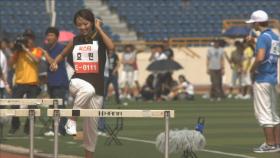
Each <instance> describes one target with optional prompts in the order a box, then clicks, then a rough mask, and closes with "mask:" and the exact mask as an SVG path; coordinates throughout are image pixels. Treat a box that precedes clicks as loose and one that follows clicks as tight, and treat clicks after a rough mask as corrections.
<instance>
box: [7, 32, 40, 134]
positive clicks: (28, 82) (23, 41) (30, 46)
mask: <svg viewBox="0 0 280 158" xmlns="http://www.w3.org/2000/svg"><path fill="white" fill-rule="evenodd" d="M34 41H35V35H34V33H33V32H32V31H30V30H27V31H25V32H24V34H23V36H22V37H21V38H18V39H17V41H16V42H15V48H14V53H13V56H12V58H11V60H10V64H11V65H14V67H15V86H14V87H13V95H12V96H13V98H23V97H24V96H25V97H26V98H36V97H37V96H38V94H39V92H40V89H39V86H38V85H39V78H38V64H39V62H40V59H41V57H42V55H43V50H42V49H41V48H39V47H35V43H34ZM12 108H19V105H14V106H12ZM28 108H34V106H33V107H32V106H29V107H28ZM19 127H20V120H19V118H18V117H12V125H11V129H10V131H9V134H14V133H15V132H16V131H17V130H18V129H19ZM24 133H26V134H29V121H28V119H27V120H26V122H25V125H24Z"/></svg>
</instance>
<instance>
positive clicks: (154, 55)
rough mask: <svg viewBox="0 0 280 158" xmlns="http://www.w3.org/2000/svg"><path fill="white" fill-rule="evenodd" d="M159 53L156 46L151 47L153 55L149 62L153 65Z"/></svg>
mask: <svg viewBox="0 0 280 158" xmlns="http://www.w3.org/2000/svg"><path fill="white" fill-rule="evenodd" d="M158 54H159V52H158V49H157V46H156V45H153V46H151V55H150V57H149V61H150V62H151V63H152V62H154V61H155V60H156V57H157V56H158Z"/></svg>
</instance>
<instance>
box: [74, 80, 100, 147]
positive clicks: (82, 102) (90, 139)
mask: <svg viewBox="0 0 280 158" xmlns="http://www.w3.org/2000/svg"><path fill="white" fill-rule="evenodd" d="M69 92H70V94H71V95H72V96H73V98H74V107H73V109H101V107H102V104H103V97H102V96H99V95H96V94H95V89H94V87H93V86H92V85H91V84H90V83H88V82H87V81H85V80H82V79H79V78H74V79H71V80H70V84H69ZM98 119H99V118H96V117H85V118H84V122H83V134H84V144H83V146H84V148H85V149H86V150H88V151H90V152H94V151H95V147H96V143H97V136H98V135H97V127H98Z"/></svg>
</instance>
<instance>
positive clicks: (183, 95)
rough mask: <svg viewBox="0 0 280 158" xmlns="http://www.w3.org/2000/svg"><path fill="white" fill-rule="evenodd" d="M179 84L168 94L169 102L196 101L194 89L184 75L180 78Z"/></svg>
mask: <svg viewBox="0 0 280 158" xmlns="http://www.w3.org/2000/svg"><path fill="white" fill-rule="evenodd" d="M178 80H179V84H178V85H177V86H175V87H174V88H173V89H172V90H171V92H170V93H169V94H168V97H167V100H173V99H179V100H184V99H187V100H194V87H193V85H192V84H191V83H190V82H189V81H188V80H187V79H186V78H185V76H184V75H180V76H179V77H178Z"/></svg>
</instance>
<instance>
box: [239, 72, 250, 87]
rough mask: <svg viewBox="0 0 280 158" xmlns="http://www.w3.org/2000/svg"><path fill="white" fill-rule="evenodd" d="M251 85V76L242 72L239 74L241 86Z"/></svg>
mask: <svg viewBox="0 0 280 158" xmlns="http://www.w3.org/2000/svg"><path fill="white" fill-rule="evenodd" d="M251 85H252V80H251V76H250V74H249V73H246V74H244V73H243V74H242V75H241V86H251Z"/></svg>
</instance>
